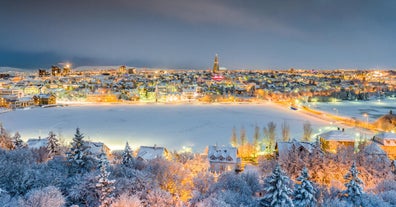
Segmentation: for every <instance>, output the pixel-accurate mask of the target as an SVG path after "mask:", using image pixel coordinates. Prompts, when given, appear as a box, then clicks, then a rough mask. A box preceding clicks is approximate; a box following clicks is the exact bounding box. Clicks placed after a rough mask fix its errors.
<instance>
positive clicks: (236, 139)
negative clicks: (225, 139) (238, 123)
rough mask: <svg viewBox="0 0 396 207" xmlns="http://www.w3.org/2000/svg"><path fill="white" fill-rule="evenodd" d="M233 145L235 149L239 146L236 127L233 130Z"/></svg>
mask: <svg viewBox="0 0 396 207" xmlns="http://www.w3.org/2000/svg"><path fill="white" fill-rule="evenodd" d="M231 145H232V146H233V147H237V146H238V138H237V134H236V129H235V127H233V128H232V134H231Z"/></svg>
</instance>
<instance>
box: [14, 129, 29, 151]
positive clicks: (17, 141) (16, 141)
mask: <svg viewBox="0 0 396 207" xmlns="http://www.w3.org/2000/svg"><path fill="white" fill-rule="evenodd" d="M12 146H13V147H12V148H13V149H21V148H24V147H26V145H25V143H24V142H23V140H22V139H21V135H20V134H19V132H16V133H15V135H14V136H13V137H12Z"/></svg>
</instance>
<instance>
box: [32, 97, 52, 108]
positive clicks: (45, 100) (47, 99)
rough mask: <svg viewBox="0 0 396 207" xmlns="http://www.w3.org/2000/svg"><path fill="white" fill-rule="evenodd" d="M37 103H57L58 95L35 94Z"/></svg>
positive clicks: (35, 102)
mask: <svg viewBox="0 0 396 207" xmlns="http://www.w3.org/2000/svg"><path fill="white" fill-rule="evenodd" d="M33 101H34V104H35V105H39V106H42V105H53V104H56V96H55V95H53V94H39V95H35V96H33Z"/></svg>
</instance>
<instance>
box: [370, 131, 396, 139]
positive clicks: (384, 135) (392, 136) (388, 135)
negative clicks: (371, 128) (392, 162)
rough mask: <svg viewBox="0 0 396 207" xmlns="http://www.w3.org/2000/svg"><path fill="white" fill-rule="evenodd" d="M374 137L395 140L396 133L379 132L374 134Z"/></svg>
mask: <svg viewBox="0 0 396 207" xmlns="http://www.w3.org/2000/svg"><path fill="white" fill-rule="evenodd" d="M374 137H376V138H378V139H385V140H396V134H395V133H391V132H381V133H378V134H376V135H374Z"/></svg>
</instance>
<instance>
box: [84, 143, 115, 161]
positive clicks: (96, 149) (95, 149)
mask: <svg viewBox="0 0 396 207" xmlns="http://www.w3.org/2000/svg"><path fill="white" fill-rule="evenodd" d="M85 143H86V144H87V145H88V151H89V152H90V153H91V154H93V155H99V154H101V153H102V152H104V153H105V154H106V155H107V156H108V157H109V156H110V155H111V151H110V148H109V147H107V146H106V145H105V144H104V143H102V142H90V141H88V142H85Z"/></svg>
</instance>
